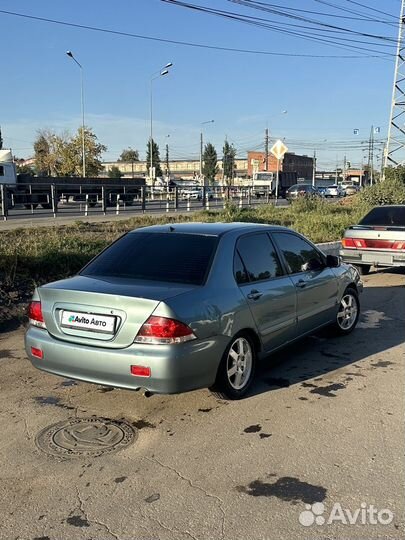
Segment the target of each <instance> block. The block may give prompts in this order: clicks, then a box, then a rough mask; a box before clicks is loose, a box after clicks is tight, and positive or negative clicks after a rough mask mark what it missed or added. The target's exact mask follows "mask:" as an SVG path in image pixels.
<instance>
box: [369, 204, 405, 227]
mask: <svg viewBox="0 0 405 540" xmlns="http://www.w3.org/2000/svg"><path fill="white" fill-rule="evenodd" d="M359 225H393V226H396V227H405V206H379V207H377V208H373V209H372V210H371V212H369V213H368V214H367V215H366V216H364V218H363V219H362V220H361V221H360V223H359Z"/></svg>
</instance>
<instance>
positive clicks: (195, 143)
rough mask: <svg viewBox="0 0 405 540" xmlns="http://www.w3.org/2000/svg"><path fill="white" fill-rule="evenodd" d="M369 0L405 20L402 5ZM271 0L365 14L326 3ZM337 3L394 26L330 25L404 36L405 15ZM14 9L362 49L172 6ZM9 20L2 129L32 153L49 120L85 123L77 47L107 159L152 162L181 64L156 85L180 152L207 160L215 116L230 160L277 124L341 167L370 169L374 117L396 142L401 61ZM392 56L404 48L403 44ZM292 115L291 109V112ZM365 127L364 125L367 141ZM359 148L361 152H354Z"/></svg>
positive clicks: (21, 150) (271, 42)
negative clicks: (204, 147) (391, 125)
mask: <svg viewBox="0 0 405 540" xmlns="http://www.w3.org/2000/svg"><path fill="white" fill-rule="evenodd" d="M189 1H190V3H194V4H198V5H200V6H209V7H211V8H216V9H223V10H228V11H233V12H238V13H241V14H245V15H251V16H256V17H266V18H268V19H272V20H275V17H273V16H272V15H270V14H268V13H263V12H260V11H257V10H253V9H248V8H244V7H241V6H240V5H237V4H236V3H232V2H229V1H228V0H189ZM263 1H265V0H263ZM359 1H360V3H363V4H364V5H366V4H367V6H369V7H372V8H375V9H380V10H384V11H385V12H387V13H391V14H394V15H396V16H399V8H400V1H399V0H385V1H384V2H383V3H382V2H380V1H379V0H362V1H361V0H359ZM267 3H268V4H270V3H273V4H279V5H281V4H282V5H283V6H284V7H289V8H301V9H307V10H308V11H319V12H323V13H328V14H329V15H335V16H336V15H339V16H348V17H351V16H353V14H349V13H348V12H345V11H342V10H339V9H336V8H332V7H330V6H327V5H325V4H324V3H322V2H320V1H319V0H283V2H280V1H279V0H267ZM329 3H331V4H334V5H335V6H338V7H341V8H343V9H350V10H356V11H358V12H359V13H361V14H368V16H369V17H371V18H374V17H376V18H377V19H385V20H390V21H391V22H392V23H393V24H390V25H388V24H386V25H382V24H378V23H376V22H372V21H367V22H364V21H354V20H349V19H347V20H345V19H339V18H337V17H331V16H329V17H323V18H322V20H323V21H325V22H328V23H331V24H336V25H337V24H339V25H341V26H345V27H347V26H350V28H352V29H356V30H360V29H361V31H363V32H364V31H366V32H368V33H373V34H383V35H385V36H389V37H391V38H395V37H396V32H397V30H396V27H395V20H394V19H392V18H388V17H387V16H385V15H382V14H381V15H380V14H378V13H377V12H373V11H371V10H366V9H365V8H363V7H359V6H357V5H355V4H354V3H353V2H349V0H329ZM382 5H383V7H381V6H382ZM0 9H1V10H8V11H13V12H18V13H24V14H28V15H34V16H37V17H45V18H51V19H57V20H61V21H66V22H71V23H77V24H81V25H89V26H97V27H103V28H108V29H112V30H118V31H122V32H129V33H136V34H142V35H148V36H155V37H159V38H165V39H171V40H178V41H188V42H194V43H203V44H208V45H217V46H219V47H231V48H243V49H251V50H262V51H275V52H277V51H278V52H284V53H291V54H309V55H311V54H314V55H339V54H343V55H357V54H358V52H355V51H352V50H351V51H348V50H343V49H340V48H336V47H334V46H328V45H326V44H322V43H319V42H312V41H308V40H303V39H301V38H300V37H298V36H297V37H295V36H290V35H285V34H280V33H276V32H272V31H269V30H266V29H262V28H258V27H256V26H251V25H247V24H243V23H241V22H234V21H230V20H226V19H223V18H219V17H216V16H212V15H209V14H203V13H199V12H195V11H192V10H189V9H185V8H181V7H178V6H175V5H170V4H167V3H165V2H162V1H161V0H132V1H131V0H115V2H106V1H105V0H86V1H85V2H84V1H83V0H70V1H69V2H63V1H62V0H59V1H55V0H54V1H50V0H36V1H35V2H33V1H32V0H2V1H1V3H0ZM311 17H313V18H317V19H319V16H316V15H311ZM359 18H364V17H363V15H361V16H359ZM278 20H279V21H280V20H281V19H278ZM0 22H1V28H2V31H1V43H2V66H3V68H2V76H1V81H2V82H1V84H0V126H1V128H2V132H3V138H4V143H5V146H6V147H12V149H13V150H14V153H15V154H16V155H17V156H22V157H28V156H30V155H31V154H32V143H33V141H34V140H35V135H36V131H37V130H38V129H40V128H45V127H47V128H51V129H54V130H55V131H57V132H60V131H63V130H66V129H67V130H70V131H74V130H75V129H76V128H77V127H78V126H79V125H80V122H81V119H80V73H79V69H78V67H77V66H76V65H75V64H74V63H73V61H72V60H71V59H69V58H68V57H67V56H66V55H65V51H66V50H72V51H73V53H74V54H75V56H76V57H77V58H78V60H79V61H80V62H81V63H82V65H83V66H84V75H85V113H86V124H87V125H89V126H91V127H92V128H93V129H94V130H95V132H96V134H97V135H98V137H99V139H100V141H101V142H103V143H104V144H106V145H107V147H108V151H107V153H106V154H105V159H107V160H114V159H116V158H117V157H118V156H119V154H120V152H121V150H122V149H123V148H125V147H127V146H133V147H135V148H137V149H138V150H139V151H140V154H141V157H143V156H144V154H145V148H146V142H147V139H148V136H149V130H150V120H149V88H150V78H151V75H152V74H153V73H154V72H156V71H158V70H159V68H160V67H161V66H163V65H164V64H166V63H167V62H169V61H170V62H173V68H172V69H171V71H170V74H169V75H168V76H165V77H162V78H159V79H158V80H156V81H155V82H154V92H153V96H154V136H155V138H156V140H157V142H158V143H159V145H160V146H161V147H163V146H164V145H165V144H166V143H167V142H168V143H169V146H170V152H171V157H172V158H179V159H180V158H197V156H198V152H199V132H200V125H201V122H204V121H207V120H210V119H214V120H215V122H214V123H213V124H208V125H206V126H205V127H204V137H205V139H206V140H210V141H211V142H213V143H214V144H215V145H216V147H217V150H218V152H219V154H220V152H221V148H222V144H223V141H224V138H225V137H227V138H228V140H230V141H231V142H233V143H234V144H235V146H236V148H237V152H238V155H239V156H240V157H244V156H245V155H246V151H247V150H248V149H249V148H251V149H258V148H260V146H261V145H262V146H263V139H264V130H265V128H266V126H267V127H268V128H269V130H270V134H271V136H272V137H281V138H285V141H286V144H287V145H288V146H289V148H290V149H291V150H293V151H295V152H297V153H298V152H302V153H306V154H312V153H313V150H314V149H316V150H317V155H318V163H319V167H320V168H327V167H334V166H335V164H336V161H338V162H339V163H340V164H341V162H342V160H343V156H344V154H346V155H347V158H348V159H349V160H351V161H352V163H353V164H358V163H359V162H360V161H361V160H362V159H363V157H364V156H366V155H367V152H366V151H361V150H359V149H358V148H357V147H358V146H359V143H360V142H361V141H365V140H367V139H368V137H369V132H370V126H371V124H373V125H374V126H379V127H380V128H381V133H380V134H377V135H376V137H377V138H383V137H385V136H386V132H387V124H388V116H389V107H390V101H391V92H392V79H393V70H394V64H393V59H392V58H391V59H386V58H367V57H361V58H355V59H347V58H346V59H343V58H308V57H278V56H270V55H260V54H246V53H235V52H226V51H218V50H210V49H202V48H191V47H185V46H180V45H176V44H168V43H162V42H155V41H150V40H143V39H134V38H129V37H121V36H117V35H112V34H107V33H99V32H95V31H91V30H84V29H78V28H72V27H67V26H62V25H55V24H51V23H46V22H42V21H33V20H29V19H23V18H20V17H15V16H11V15H6V14H2V13H0ZM362 46H364V47H367V46H366V45H362ZM390 47H392V43H391V44H390ZM385 50H389V51H390V52H392V53H394V49H393V48H386V49H385ZM362 52H363V51H362ZM285 110H287V111H288V112H287V113H283V111H285ZM355 128H356V129H359V130H360V131H359V135H358V136H356V137H355V136H354V135H353V130H354V129H355ZM168 136H169V137H168ZM352 145H353V146H356V148H353V149H351V148H350V146H352Z"/></svg>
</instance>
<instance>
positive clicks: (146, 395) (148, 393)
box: [143, 390, 153, 398]
mask: <svg viewBox="0 0 405 540" xmlns="http://www.w3.org/2000/svg"><path fill="white" fill-rule="evenodd" d="M143 395H144V397H146V398H150V397H152V396H153V392H151V391H150V390H145V391H144V393H143Z"/></svg>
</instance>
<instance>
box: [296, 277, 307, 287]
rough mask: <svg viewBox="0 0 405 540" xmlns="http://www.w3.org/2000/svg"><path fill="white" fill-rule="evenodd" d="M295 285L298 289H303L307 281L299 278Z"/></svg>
mask: <svg viewBox="0 0 405 540" xmlns="http://www.w3.org/2000/svg"><path fill="white" fill-rule="evenodd" d="M295 286H296V287H299V288H300V289H303V288H304V287H306V286H307V282H306V281H304V280H303V279H300V280H298V281H297V283H296V284H295Z"/></svg>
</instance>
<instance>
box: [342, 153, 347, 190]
mask: <svg viewBox="0 0 405 540" xmlns="http://www.w3.org/2000/svg"><path fill="white" fill-rule="evenodd" d="M342 176H343V182H342V183H343V184H345V183H346V155H345V156H344V158H343V173H342Z"/></svg>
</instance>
